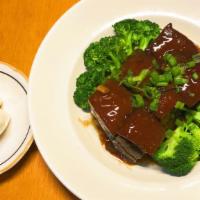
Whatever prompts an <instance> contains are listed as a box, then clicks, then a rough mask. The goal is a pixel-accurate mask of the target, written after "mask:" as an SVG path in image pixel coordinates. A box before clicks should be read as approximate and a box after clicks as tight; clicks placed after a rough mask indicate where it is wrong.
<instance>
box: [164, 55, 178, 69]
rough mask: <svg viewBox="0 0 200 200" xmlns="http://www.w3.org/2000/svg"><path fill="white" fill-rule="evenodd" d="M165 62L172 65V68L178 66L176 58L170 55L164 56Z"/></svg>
mask: <svg viewBox="0 0 200 200" xmlns="http://www.w3.org/2000/svg"><path fill="white" fill-rule="evenodd" d="M164 60H165V61H166V62H167V63H168V64H169V65H170V66H175V65H176V64H177V61H176V58H175V57H174V56H173V55H172V54H170V53H166V54H165V55H164Z"/></svg>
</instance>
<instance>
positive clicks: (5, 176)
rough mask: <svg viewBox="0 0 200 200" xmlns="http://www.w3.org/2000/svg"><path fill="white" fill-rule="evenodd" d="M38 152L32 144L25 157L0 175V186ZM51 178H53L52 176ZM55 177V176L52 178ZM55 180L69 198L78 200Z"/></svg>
mask: <svg viewBox="0 0 200 200" xmlns="http://www.w3.org/2000/svg"><path fill="white" fill-rule="evenodd" d="M37 151H38V149H37V147H36V145H35V143H33V144H32V146H31V147H30V149H29V150H28V152H27V153H26V155H25V156H24V157H23V158H22V159H21V160H20V162H19V163H17V164H16V165H15V166H14V167H13V168H12V169H10V170H9V171H7V172H5V173H4V174H2V175H0V184H3V183H4V182H6V181H7V180H8V179H12V178H13V177H14V176H15V175H16V174H17V173H19V172H20V170H22V166H23V165H26V163H27V162H30V160H31V156H32V154H34V153H36V152H37ZM52 176H54V175H53V174H52ZM54 177H55V176H54ZM55 180H56V181H57V182H58V184H60V185H61V186H62V187H63V190H66V192H67V193H68V195H70V196H71V198H72V199H73V200H79V198H77V197H76V196H74V194H73V193H71V192H70V191H69V190H67V189H66V188H65V187H64V186H63V185H62V184H61V183H60V182H59V181H58V180H57V178H56V177H55Z"/></svg>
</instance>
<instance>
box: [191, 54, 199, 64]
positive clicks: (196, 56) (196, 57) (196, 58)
mask: <svg viewBox="0 0 200 200" xmlns="http://www.w3.org/2000/svg"><path fill="white" fill-rule="evenodd" d="M192 59H193V61H194V62H195V63H196V64H197V63H200V53H197V54H195V55H193V56H192Z"/></svg>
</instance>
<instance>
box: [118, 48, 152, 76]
mask: <svg viewBox="0 0 200 200" xmlns="http://www.w3.org/2000/svg"><path fill="white" fill-rule="evenodd" d="M153 59H154V58H153V56H152V55H151V54H149V53H147V52H144V51H142V50H136V51H134V53H133V54H132V55H131V56H129V57H128V58H127V60H126V61H125V62H124V63H123V65H122V71H121V76H122V77H124V76H126V74H127V73H128V71H131V72H132V73H133V75H134V76H137V75H138V74H140V72H141V71H142V70H143V69H151V68H152V67H153V66H152V60H153Z"/></svg>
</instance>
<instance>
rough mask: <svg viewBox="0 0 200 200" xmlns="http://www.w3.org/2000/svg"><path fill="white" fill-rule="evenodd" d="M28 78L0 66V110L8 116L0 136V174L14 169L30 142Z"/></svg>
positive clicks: (7, 66)
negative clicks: (0, 108)
mask: <svg viewBox="0 0 200 200" xmlns="http://www.w3.org/2000/svg"><path fill="white" fill-rule="evenodd" d="M27 87H28V83H27V79H26V78H25V76H24V75H22V74H21V73H20V72H18V71H17V70H16V69H14V68H13V67H11V66H9V65H8V64H6V63H0V98H1V100H2V102H3V106H2V109H3V110H5V111H6V113H7V114H8V115H9V117H10V122H9V125H8V128H7V129H6V131H5V132H4V133H3V134H2V135H1V136H0V174H2V173H4V172H6V171H7V170H8V169H10V168H11V167H13V166H14V165H15V164H16V163H17V162H18V161H19V160H20V159H21V158H22V157H23V155H24V154H25V153H26V152H27V150H28V149H29V147H30V146H31V144H32V142H33V135H32V131H31V129H30V123H29V117H28V105H27Z"/></svg>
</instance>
